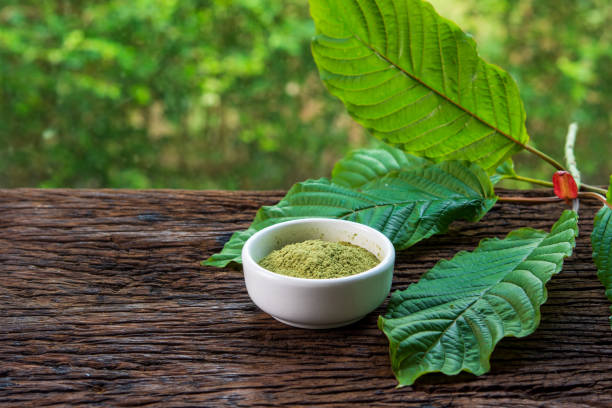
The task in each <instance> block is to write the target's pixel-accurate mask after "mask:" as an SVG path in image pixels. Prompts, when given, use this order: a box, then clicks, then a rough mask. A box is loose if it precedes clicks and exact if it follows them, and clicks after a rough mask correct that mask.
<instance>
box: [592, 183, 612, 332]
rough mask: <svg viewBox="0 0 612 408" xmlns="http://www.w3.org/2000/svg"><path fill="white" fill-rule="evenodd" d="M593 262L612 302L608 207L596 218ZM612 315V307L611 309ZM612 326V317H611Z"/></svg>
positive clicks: (609, 196)
mask: <svg viewBox="0 0 612 408" xmlns="http://www.w3.org/2000/svg"><path fill="white" fill-rule="evenodd" d="M611 191H612V177H610V187H608V194H607V200H608V203H609V204H612V193H611ZM591 246H592V247H593V261H595V266H597V277H598V278H599V280H600V281H601V283H603V285H604V287H605V289H606V297H607V298H608V299H609V300H610V301H611V302H612V209H610V207H608V206H607V205H604V207H603V208H602V209H601V210H599V212H598V213H597V215H596V216H595V222H594V225H593V233H592V234H591ZM610 312H611V313H612V306H611V307H610ZM610 325H611V326H612V315H611V316H610Z"/></svg>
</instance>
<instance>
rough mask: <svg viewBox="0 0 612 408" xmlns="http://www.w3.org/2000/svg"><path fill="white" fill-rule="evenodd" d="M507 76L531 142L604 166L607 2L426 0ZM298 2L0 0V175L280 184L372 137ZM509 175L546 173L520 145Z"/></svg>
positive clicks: (97, 182)
mask: <svg viewBox="0 0 612 408" xmlns="http://www.w3.org/2000/svg"><path fill="white" fill-rule="evenodd" d="M432 3H433V4H434V6H435V7H436V9H437V10H438V12H439V13H440V14H442V15H443V16H445V17H448V18H450V19H452V20H454V21H455V22H456V23H458V24H459V25H460V26H461V27H462V28H463V29H464V30H465V31H467V32H469V33H471V34H472V35H473V36H474V37H475V39H476V41H477V43H478V44H479V50H480V53H481V55H482V56H483V57H484V58H485V59H487V60H488V61H489V62H493V63H496V64H498V65H500V66H502V67H503V68H505V69H506V70H508V71H509V72H510V73H511V74H512V75H513V76H514V78H515V79H516V81H517V82H518V85H519V88H520V90H521V94H522V97H523V100H524V102H525V105H526V110H527V118H528V119H527V128H528V130H529V133H530V135H531V137H532V140H533V144H534V145H536V146H537V147H538V148H540V149H542V150H544V151H545V152H547V153H549V154H552V155H554V156H555V157H556V158H558V159H562V148H563V140H564V138H565V134H566V131H567V126H568V124H569V123H570V121H572V120H576V121H578V122H579V125H580V130H579V134H578V143H577V152H576V153H577V157H578V162H579V167H580V168H581V170H582V172H583V179H585V181H588V182H590V183H596V184H605V183H607V179H608V175H609V174H610V173H611V172H612V159H611V158H610V156H611V154H612V149H610V140H611V139H612V116H611V115H610V112H612V97H611V95H612V2H610V0H433V1H432ZM313 34H314V26H313V23H312V21H311V20H310V18H309V14H308V4H307V1H306V0H284V1H277V0H231V1H230V0H225V1H224V0H215V1H206V0H130V1H125V0H97V1H86V0H0V187H26V186H27V187H93V188H98V187H126V188H161V187H166V188H194V189H208V188H222V189H273V188H287V187H289V186H290V185H291V184H292V183H294V182H295V181H299V180H303V179H306V178H315V177H320V176H326V175H328V174H329V172H330V169H331V167H332V166H333V164H334V162H335V161H336V160H337V159H338V158H340V157H341V156H342V155H343V154H344V153H345V152H346V151H347V150H349V149H351V148H355V147H360V146H368V145H370V144H372V143H373V141H372V138H371V137H370V136H368V135H367V133H366V132H365V131H364V130H363V129H362V128H361V127H360V126H359V125H356V124H355V123H353V122H352V120H351V119H350V118H349V117H348V115H347V114H346V113H345V109H344V107H343V105H342V104H341V103H340V102H339V101H337V100H336V99H334V98H333V97H331V96H330V95H328V93H327V92H326V90H325V89H324V87H323V85H322V83H321V81H320V80H319V77H318V74H317V71H316V67H315V65H314V62H313V60H312V57H311V54H310V48H309V40H310V38H311V37H312V35H313ZM516 162H517V168H518V169H519V172H520V173H523V174H525V175H530V176H536V177H541V178H545V179H549V178H550V176H551V173H552V169H551V168H549V167H547V165H546V164H540V162H539V160H535V159H533V158H532V157H531V156H529V155H528V154H525V153H522V154H520V155H518V156H517V157H516Z"/></svg>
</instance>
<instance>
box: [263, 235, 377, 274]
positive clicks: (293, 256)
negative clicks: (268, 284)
mask: <svg viewBox="0 0 612 408" xmlns="http://www.w3.org/2000/svg"><path fill="white" fill-rule="evenodd" d="M379 263H380V261H379V260H378V258H377V257H376V256H375V255H374V254H373V253H371V252H370V251H368V250H367V249H364V248H362V247H360V246H357V245H353V244H351V243H350V242H345V241H341V242H330V241H323V240H320V239H309V240H307V241H303V242H296V243H295V244H289V245H286V246H284V247H283V248H281V249H278V250H276V251H272V252H271V253H270V254H268V255H267V256H266V257H265V258H264V259H262V260H261V261H260V262H259V265H260V266H261V267H263V268H266V269H267V270H269V271H272V272H275V273H280V274H282V275H287V276H295V277H296V278H307V279H330V278H340V277H343V276H350V275H354V274H356V273H361V272H364V271H367V270H368V269H372V268H373V267H375V266H376V265H378V264H379Z"/></svg>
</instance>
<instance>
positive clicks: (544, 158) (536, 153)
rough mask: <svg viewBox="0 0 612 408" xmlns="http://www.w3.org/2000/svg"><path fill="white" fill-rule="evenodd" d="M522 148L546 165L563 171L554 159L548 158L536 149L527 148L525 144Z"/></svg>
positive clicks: (563, 168)
mask: <svg viewBox="0 0 612 408" xmlns="http://www.w3.org/2000/svg"><path fill="white" fill-rule="evenodd" d="M522 146H523V148H524V149H525V150H527V151H528V152H531V153H533V154H535V155H536V156H538V157H539V158H541V159H542V160H544V161H546V162H547V163H548V164H550V165H551V166H553V167H554V168H556V169H557V170H565V167H563V165H562V164H561V163H559V162H558V161H556V160H555V159H553V158H552V157H550V156H549V155H547V154H546V153H544V152H541V151H539V150H538V149H536V148H535V147H533V146H529V145H526V144H524V145H522Z"/></svg>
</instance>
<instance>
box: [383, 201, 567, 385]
mask: <svg viewBox="0 0 612 408" xmlns="http://www.w3.org/2000/svg"><path fill="white" fill-rule="evenodd" d="M577 222H578V216H577V214H576V213H575V212H573V211H565V212H564V213H563V214H562V215H561V218H560V219H559V221H557V223H555V225H554V226H553V227H552V229H551V231H550V233H546V232H544V231H539V230H534V229H531V228H521V229H518V230H515V231H512V232H511V233H509V234H508V235H507V236H506V238H505V239H502V240H500V239H485V240H483V241H481V242H480V245H479V246H478V248H476V249H475V250H474V251H473V252H459V253H458V254H457V255H456V256H455V257H454V258H453V259H451V260H450V261H447V260H443V261H440V262H438V263H437V264H436V266H434V268H433V269H431V270H430V271H429V272H427V273H425V274H424V275H423V277H422V278H421V279H420V280H419V282H418V283H415V284H413V285H410V286H409V287H408V288H407V289H406V290H403V291H397V292H395V293H393V295H392V296H391V299H390V301H389V306H388V310H387V312H386V314H385V315H384V316H381V317H380V318H379V321H378V326H379V328H380V329H381V330H382V331H383V332H384V333H385V334H386V336H387V338H388V339H389V352H390V357H391V365H392V368H393V372H394V373H395V376H396V377H397V380H398V381H399V384H400V386H403V385H410V384H412V383H414V381H415V380H416V379H417V378H418V377H420V376H421V375H423V374H426V373H431V372H442V373H444V374H447V375H454V374H457V373H459V372H460V371H462V370H465V371H468V372H471V373H474V374H476V375H480V374H484V373H485V372H487V371H489V358H490V356H491V353H492V352H493V349H494V347H495V345H496V344H497V342H499V341H500V340H501V339H502V338H503V337H506V336H516V337H523V336H527V335H528V334H530V333H532V332H533V331H534V330H535V329H536V328H537V327H538V325H539V322H540V306H541V305H542V304H543V303H544V302H545V301H546V298H547V292H546V287H545V284H546V282H548V280H549V279H550V278H551V277H552V275H554V274H556V273H558V272H559V271H560V270H561V267H562V265H563V258H565V257H567V256H569V255H571V253H572V249H573V248H574V245H575V237H576V236H577V234H578V227H577Z"/></svg>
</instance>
